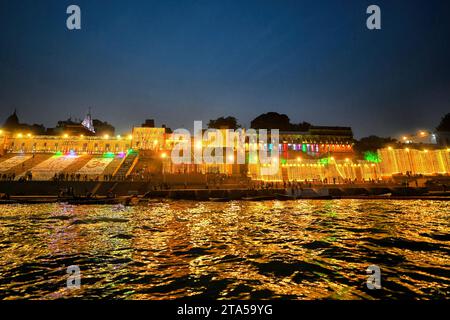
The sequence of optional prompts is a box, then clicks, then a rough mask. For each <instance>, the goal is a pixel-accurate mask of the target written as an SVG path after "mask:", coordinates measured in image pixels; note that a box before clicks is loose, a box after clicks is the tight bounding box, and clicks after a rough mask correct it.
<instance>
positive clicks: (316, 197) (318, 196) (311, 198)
mask: <svg viewBox="0 0 450 320" xmlns="http://www.w3.org/2000/svg"><path fill="white" fill-rule="evenodd" d="M298 199H305V200H331V199H333V196H329V195H327V196H320V195H317V196H304V197H299V198H298Z"/></svg>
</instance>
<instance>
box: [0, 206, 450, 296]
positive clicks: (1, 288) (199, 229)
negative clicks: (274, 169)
mask: <svg viewBox="0 0 450 320" xmlns="http://www.w3.org/2000/svg"><path fill="white" fill-rule="evenodd" d="M449 217H450V210H449V208H448V204H447V203H446V202H434V201H381V200H376V201H367V200H363V201H361V200H326V201H286V202H279V201H269V202H229V203H211V202H189V201H173V202H158V203H151V204H150V205H148V206H147V205H146V206H137V207H128V208H123V207H115V206H73V207H72V206H65V205H62V204H46V205H3V206H0V299H22V298H32V299H55V298H68V297H83V298H94V299H95V298H118V299H173V298H180V297H194V298H212V299H270V298H286V299H402V298H425V299H443V298H444V299H448V298H449V297H450V258H449V256H450V255H449V253H450V234H449V230H450V229H449ZM70 265H78V266H79V267H80V269H81V273H82V278H81V288H80V289H72V290H68V289H67V288H66V281H67V276H68V275H67V274H66V268H67V267H68V266H70ZM369 265H378V266H379V267H380V268H381V273H382V280H381V281H382V283H381V284H382V289H381V290H376V291H372V290H368V289H367V287H366V279H367V274H366V269H367V267H368V266H369Z"/></svg>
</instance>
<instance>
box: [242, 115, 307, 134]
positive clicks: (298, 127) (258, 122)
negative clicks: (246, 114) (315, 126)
mask: <svg viewBox="0 0 450 320" xmlns="http://www.w3.org/2000/svg"><path fill="white" fill-rule="evenodd" d="M250 126H251V128H253V129H279V130H280V131H303V132H305V131H308V130H309V128H310V127H311V124H310V123H308V122H301V123H298V124H295V123H291V120H290V119H289V117H288V116H287V115H285V114H280V113H277V112H268V113H263V114H261V115H259V116H258V117H256V118H255V119H253V121H252V122H251V124H250Z"/></svg>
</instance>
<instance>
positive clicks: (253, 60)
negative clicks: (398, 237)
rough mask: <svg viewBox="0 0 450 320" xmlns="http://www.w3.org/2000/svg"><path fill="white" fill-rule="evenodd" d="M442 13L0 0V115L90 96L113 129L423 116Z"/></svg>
mask: <svg viewBox="0 0 450 320" xmlns="http://www.w3.org/2000/svg"><path fill="white" fill-rule="evenodd" d="M70 4H78V5H79V6H80V7H81V10H82V30H81V31H69V30H67V29H66V26H65V24H66V18H67V14H66V8H67V6H68V5H70ZM370 4H377V5H379V6H380V7H381V10H382V28H383V29H382V30H381V31H369V30H368V29H367V28H366V18H367V15H366V13H365V12H366V8H367V6H368V5H370ZM449 15H450V1H448V0H442V1H438V0H436V1H426V0H421V1H414V0H408V1H406V0H389V1H381V0H371V1H365V0H361V1H350V0H341V1H337V0H335V1H325V0H321V1H318V0H315V1H313V0H311V1H300V0H298V1H287V0H273V1H265V0H259V1H256V0H255V1H249V0H238V1H229V0H221V1H217V0H202V1H195V0H176V1H172V0H159V1H147V0H145V1H125V0H121V1H119V0H110V1H101V0H88V1H82V0H71V1H63V0H52V1H48V0H43V1H31V0H30V1H29V0H26V1H25V0H20V1H18V0H0V30H1V31H0V32H1V33H0V107H1V110H0V121H1V122H3V121H4V120H5V119H6V117H7V116H8V115H9V114H10V113H11V112H12V111H13V109H14V108H17V110H18V113H19V117H20V119H21V120H22V121H23V122H30V123H31V122H37V123H43V124H44V125H46V126H54V125H55V124H56V121H57V120H61V119H66V118H68V117H69V116H73V117H83V116H84V114H85V113H86V111H87V109H88V107H89V106H91V107H92V108H93V116H94V117H98V118H100V119H103V120H107V121H108V122H111V123H112V124H113V125H115V126H116V128H117V129H118V131H125V130H127V129H128V128H130V127H131V126H132V125H138V124H140V123H142V122H143V119H145V118H154V119H155V120H156V122H157V124H161V123H166V124H168V125H169V126H170V127H172V128H178V127H187V128H191V127H192V123H193V121H194V120H203V121H205V122H206V121H208V120H209V119H211V118H216V117H219V116H228V115H234V116H236V117H237V118H238V120H239V122H240V123H242V124H243V125H245V126H248V124H249V123H250V121H251V120H252V119H253V118H254V117H256V116H257V115H259V114H260V113H263V112H268V111H277V112H281V113H286V114H288V115H289V116H290V118H291V120H292V121H293V122H299V121H308V122H311V123H313V124H318V125H349V126H352V127H353V129H354V132H355V134H356V136H357V137H361V136H365V135H368V134H378V135H385V136H387V135H392V136H395V135H398V134H401V133H405V132H410V131H412V130H416V129H419V128H420V129H422V128H425V129H426V128H428V129H432V128H434V127H435V126H436V125H437V124H438V122H439V120H440V118H441V117H442V116H443V115H444V114H445V113H447V112H450V107H449V106H450V58H449V57H450V19H449Z"/></svg>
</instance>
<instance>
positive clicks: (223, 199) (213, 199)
mask: <svg viewBox="0 0 450 320" xmlns="http://www.w3.org/2000/svg"><path fill="white" fill-rule="evenodd" d="M209 201H212V202H229V201H231V199H230V198H227V197H224V198H212V197H210V198H209Z"/></svg>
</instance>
